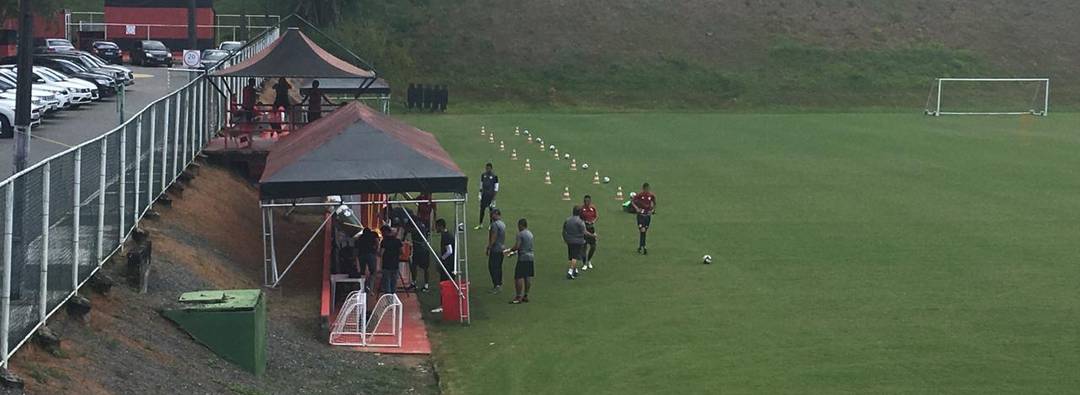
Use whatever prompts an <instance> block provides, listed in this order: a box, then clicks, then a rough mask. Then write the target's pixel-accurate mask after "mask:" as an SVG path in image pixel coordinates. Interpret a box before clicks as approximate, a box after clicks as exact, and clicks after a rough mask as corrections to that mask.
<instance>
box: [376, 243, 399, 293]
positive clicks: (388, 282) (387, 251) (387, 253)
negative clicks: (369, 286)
mask: <svg viewBox="0 0 1080 395" xmlns="http://www.w3.org/2000/svg"><path fill="white" fill-rule="evenodd" d="M382 234H383V241H382V244H380V245H379V251H381V252H382V287H381V288H382V292H383V293H390V294H392V293H395V292H397V281H398V269H400V268H401V267H400V263H401V247H402V246H404V244H403V243H402V242H401V240H399V239H398V238H397V235H395V234H394V229H393V228H391V227H389V226H383V227H382Z"/></svg>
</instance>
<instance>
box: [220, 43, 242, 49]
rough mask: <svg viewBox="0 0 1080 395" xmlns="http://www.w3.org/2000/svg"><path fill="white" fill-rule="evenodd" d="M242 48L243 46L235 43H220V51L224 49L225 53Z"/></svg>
mask: <svg viewBox="0 0 1080 395" xmlns="http://www.w3.org/2000/svg"><path fill="white" fill-rule="evenodd" d="M243 46H244V44H241V43H237V42H223V43H221V49H224V50H226V51H235V50H238V49H240V47H243Z"/></svg>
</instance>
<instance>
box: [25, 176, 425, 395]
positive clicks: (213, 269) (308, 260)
mask: <svg viewBox="0 0 1080 395" xmlns="http://www.w3.org/2000/svg"><path fill="white" fill-rule="evenodd" d="M157 210H158V212H160V213H161V217H160V218H159V219H156V220H144V221H143V224H142V226H143V228H144V229H146V230H148V231H149V232H150V234H151V239H152V240H153V263H152V268H151V274H150V285H149V290H148V292H147V293H146V294H138V293H136V292H135V291H134V288H133V287H131V286H129V285H127V284H126V283H125V278H124V270H125V266H124V262H122V260H121V259H114V260H113V261H112V262H110V263H109V264H107V265H106V266H105V267H104V268H103V269H102V271H103V272H104V273H106V274H108V275H109V276H111V277H112V278H113V279H115V280H117V285H116V286H115V287H113V289H112V291H111V292H110V293H109V294H108V295H97V294H92V293H90V291H89V290H87V291H84V295H86V296H88V297H89V298H90V300H91V301H92V304H93V311H92V313H91V316H90V319H89V322H88V323H82V322H78V321H76V320H73V319H69V318H68V317H67V316H66V314H64V313H63V312H62V311H61V312H59V313H57V315H56V316H55V317H54V318H53V319H52V320H51V321H50V322H49V326H50V327H51V328H52V329H53V330H54V331H55V332H57V333H59V334H60V335H61V337H62V338H63V344H62V347H61V351H60V353H59V355H51V354H49V353H47V352H45V351H43V350H41V349H39V348H38V347H36V346H33V345H27V346H24V347H23V349H22V350H21V351H19V352H18V353H17V354H16V355H15V356H14V358H13V359H12V362H11V368H12V370H13V371H14V372H15V373H16V374H18V375H19V376H21V377H22V378H23V379H24V380H25V381H26V392H27V393H34V394H68V393H72V394H74V393H78V394H111V393H117V394H169V393H176V394H180V393H183V394H191V393H215V394H216V393H239V394H260V393H267V394H271V393H273V394H296V393H333V394H351V393H395V394H398V393H431V392H437V385H436V383H435V380H434V375H433V374H432V371H431V364H430V363H429V362H428V361H427V360H426V359H408V360H403V359H395V358H392V357H387V356H378V355H373V354H364V353H359V352H355V351H349V350H344V349H340V348H333V347H330V346H329V345H327V344H326V340H325V339H323V338H321V337H320V336H319V333H320V330H319V324H318V319H317V317H318V311H319V310H318V309H319V287H318V285H319V281H320V259H321V252H320V251H318V249H316V251H310V252H309V253H308V254H307V255H306V256H305V257H304V258H303V259H302V260H301V261H300V262H298V263H297V265H296V267H294V268H293V270H292V271H291V272H290V273H289V276H288V277H287V280H285V281H284V283H283V285H282V286H281V287H280V288H279V289H275V290H272V291H268V292H267V297H268V310H269V321H270V322H269V325H268V326H269V341H268V343H269V354H268V356H269V366H268V368H267V372H266V376H265V377H263V378H261V379H260V378H255V377H254V376H253V375H251V374H249V373H247V372H245V371H243V370H240V369H239V368H237V367H236V366H234V365H232V364H230V363H229V362H226V361H224V360H222V359H220V358H218V357H217V356H216V355H215V354H213V353H212V352H211V351H210V350H209V349H207V348H205V347H203V346H202V345H200V344H198V343H196V342H195V341H194V340H192V339H191V338H190V337H189V336H188V335H187V334H186V333H184V332H183V331H181V330H180V329H179V328H178V327H176V326H175V325H173V324H172V323H171V322H169V321H168V320H166V319H165V318H163V317H162V316H160V315H159V313H158V311H159V310H160V309H161V308H163V307H165V306H169V305H171V304H172V303H173V302H174V301H175V300H176V298H177V297H178V296H179V295H180V293H183V292H187V291H193V290H202V289H236V288H258V287H259V286H260V283H261V278H262V250H261V249H262V240H261V236H260V233H261V226H262V225H261V221H260V215H259V209H258V192H257V190H256V189H255V188H254V187H253V186H252V185H251V184H250V183H249V182H247V181H245V180H244V179H242V178H240V177H239V176H237V175H235V174H233V173H231V172H230V171H229V170H227V169H224V168H220V167H217V166H212V165H205V166H203V167H202V168H201V170H200V174H199V176H198V177H197V178H196V179H195V180H194V181H193V182H192V183H190V184H188V185H186V190H185V191H184V192H183V194H182V197H175V198H174V202H173V204H172V206H171V207H164V206H161V205H159V207H158V208H157ZM319 220H320V219H319V218H318V217H317V216H304V215H292V216H290V217H288V218H284V217H279V219H278V220H277V224H278V231H279V233H278V234H279V240H280V241H282V243H281V245H279V251H280V252H281V254H282V255H290V254H291V253H292V252H294V251H297V249H298V248H299V246H300V245H301V244H302V243H303V242H304V241H305V240H306V239H307V237H308V236H309V235H310V234H311V232H312V231H313V230H314V228H315V226H317V225H318V223H319ZM320 237H321V236H320ZM317 241H318V240H317ZM290 244H291V245H290ZM290 256H291V255H290Z"/></svg>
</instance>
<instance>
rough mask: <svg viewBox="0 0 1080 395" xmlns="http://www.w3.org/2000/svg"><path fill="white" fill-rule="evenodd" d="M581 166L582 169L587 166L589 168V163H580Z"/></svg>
mask: <svg viewBox="0 0 1080 395" xmlns="http://www.w3.org/2000/svg"><path fill="white" fill-rule="evenodd" d="M581 168H582V169H588V168H589V164H588V163H585V164H582V165H581Z"/></svg>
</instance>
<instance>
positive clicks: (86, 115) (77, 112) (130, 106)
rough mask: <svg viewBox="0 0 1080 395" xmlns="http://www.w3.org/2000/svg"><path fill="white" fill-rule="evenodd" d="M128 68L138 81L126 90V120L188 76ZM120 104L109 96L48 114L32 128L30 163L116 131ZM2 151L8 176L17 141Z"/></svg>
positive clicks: (1, 174)
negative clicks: (39, 124) (113, 130)
mask: <svg viewBox="0 0 1080 395" xmlns="http://www.w3.org/2000/svg"><path fill="white" fill-rule="evenodd" d="M125 67H129V68H131V69H132V71H133V72H134V74H135V84H134V85H131V86H128V87H127V88H126V90H125V93H124V100H125V102H124V112H125V113H126V116H125V119H126V118H127V116H130V115H132V114H135V113H137V112H139V110H142V109H143V107H146V105H147V104H150V103H151V102H153V101H154V100H157V99H159V98H161V97H163V96H165V95H166V94H168V93H169V92H172V91H173V90H175V89H177V88H179V87H180V86H182V84H183V83H184V82H186V81H187V78H188V76H187V75H186V73H185V72H172V73H169V72H168V71H167V69H165V68H163V67H154V68H151V67H137V66H127V65H125ZM170 74H171V76H170ZM117 107H118V106H117V98H116V97H108V98H104V99H102V100H100V101H96V102H93V103H89V104H84V105H82V106H80V107H78V108H72V109H67V110H63V111H58V112H56V113H53V114H52V115H50V116H47V117H46V118H45V119H44V120H43V121H42V124H41V126H38V127H36V128H34V129H33V130H32V136H33V138H32V139H31V141H30V158H29V159H30V164H31V165H33V164H35V163H37V162H39V161H41V160H42V159H46V158H48V157H50V156H52V155H55V154H57V153H59V152H62V151H64V150H66V149H68V148H69V147H72V146H76V145H79V144H81V143H83V142H85V141H87V140H90V139H93V138H94V137H97V136H100V135H102V134H104V133H106V132H108V131H109V130H112V129H113V128H114V127H116V126H117V125H118V124H119V122H120V115H119V113H118V109H117ZM0 153H2V154H0V178H6V177H7V176H9V175H11V174H12V173H13V170H14V163H13V158H14V156H15V140H14V139H8V140H0Z"/></svg>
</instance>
